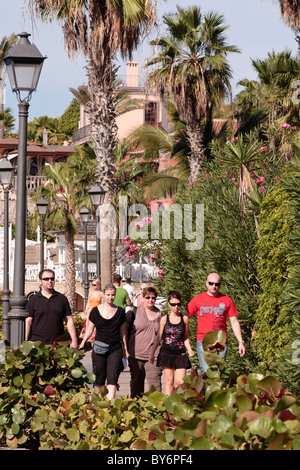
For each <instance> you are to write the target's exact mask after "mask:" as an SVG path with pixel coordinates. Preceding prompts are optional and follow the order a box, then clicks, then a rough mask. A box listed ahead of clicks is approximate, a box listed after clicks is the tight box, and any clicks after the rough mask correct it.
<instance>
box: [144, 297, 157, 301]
mask: <svg viewBox="0 0 300 470" xmlns="http://www.w3.org/2000/svg"><path fill="white" fill-rule="evenodd" d="M145 299H147V300H149V299H151V300H156V297H145Z"/></svg>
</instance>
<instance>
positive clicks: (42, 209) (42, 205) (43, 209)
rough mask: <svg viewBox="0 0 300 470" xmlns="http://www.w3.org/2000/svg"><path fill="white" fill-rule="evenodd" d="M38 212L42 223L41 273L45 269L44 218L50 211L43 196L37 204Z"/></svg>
mask: <svg viewBox="0 0 300 470" xmlns="http://www.w3.org/2000/svg"><path fill="white" fill-rule="evenodd" d="M36 206H37V210H38V213H39V216H40V223H41V246H40V265H41V271H42V270H43V269H44V218H45V215H46V213H47V209H48V201H46V199H45V198H44V196H41V197H40V199H39V200H38V201H37V203H36Z"/></svg>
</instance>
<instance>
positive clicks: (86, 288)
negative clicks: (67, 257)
mask: <svg viewBox="0 0 300 470" xmlns="http://www.w3.org/2000/svg"><path fill="white" fill-rule="evenodd" d="M80 217H81V221H82V223H83V225H84V310H85V309H86V305H87V302H88V298H89V270H88V252H87V225H88V221H89V218H90V211H89V210H88V208H87V207H86V206H84V207H83V208H82V209H81V211H80Z"/></svg>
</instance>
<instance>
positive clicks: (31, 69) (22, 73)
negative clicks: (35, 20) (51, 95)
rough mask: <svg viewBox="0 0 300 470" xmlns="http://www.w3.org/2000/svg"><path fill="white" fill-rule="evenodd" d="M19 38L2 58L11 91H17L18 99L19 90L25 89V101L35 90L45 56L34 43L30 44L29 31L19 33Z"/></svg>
mask: <svg viewBox="0 0 300 470" xmlns="http://www.w3.org/2000/svg"><path fill="white" fill-rule="evenodd" d="M19 36H20V40H19V42H18V43H17V44H15V45H14V46H13V47H12V48H11V49H10V50H9V52H8V54H7V56H6V57H5V58H4V62H5V65H6V70H7V74H8V78H9V81H10V85H11V88H12V91H14V92H15V93H17V96H18V99H19V101H21V98H20V92H21V91H27V92H28V96H27V98H26V101H29V100H30V98H31V94H32V92H33V91H35V90H36V87H37V84H38V81H39V77H40V74H41V70H42V66H43V63H44V60H45V59H46V57H43V56H42V54H41V53H40V52H39V50H38V49H37V47H36V46H35V45H34V44H31V42H30V41H29V39H28V37H29V36H30V34H29V33H26V32H23V33H20V34H19Z"/></svg>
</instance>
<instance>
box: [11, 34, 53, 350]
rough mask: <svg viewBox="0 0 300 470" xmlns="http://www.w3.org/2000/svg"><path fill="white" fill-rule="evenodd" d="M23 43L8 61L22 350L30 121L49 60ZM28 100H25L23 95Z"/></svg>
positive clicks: (23, 39) (15, 314)
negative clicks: (14, 102)
mask: <svg viewBox="0 0 300 470" xmlns="http://www.w3.org/2000/svg"><path fill="white" fill-rule="evenodd" d="M19 36H20V40H19V42H18V43H17V44H16V45H14V46H13V47H12V48H11V49H10V51H9V53H8V55H7V56H6V57H5V58H4V62H5V65H6V70H7V74H8V78H9V81H10V84H11V88H12V91H13V92H14V93H16V95H17V99H18V102H19V104H18V107H19V135H18V170H17V171H18V176H17V198H16V228H15V262H14V284H13V296H12V297H11V300H10V305H11V310H10V311H9V314H8V317H9V319H10V346H11V347H12V348H14V349H15V348H18V347H19V346H20V344H21V343H22V342H23V341H24V339H25V319H26V317H27V313H26V310H25V307H26V302H27V299H26V297H25V228H26V198H27V188H26V163H27V121H28V109H29V101H30V99H31V95H32V93H33V91H35V90H36V87H37V84H38V80H39V77H40V73H41V69H42V65H43V62H44V60H45V57H43V56H42V55H41V53H40V52H39V50H38V49H37V47H36V46H35V45H34V44H31V43H30V41H29V40H28V37H29V36H30V34H28V33H21V34H19ZM22 92H25V94H26V97H25V98H23V99H21V93H22Z"/></svg>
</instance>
